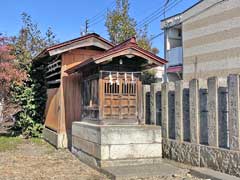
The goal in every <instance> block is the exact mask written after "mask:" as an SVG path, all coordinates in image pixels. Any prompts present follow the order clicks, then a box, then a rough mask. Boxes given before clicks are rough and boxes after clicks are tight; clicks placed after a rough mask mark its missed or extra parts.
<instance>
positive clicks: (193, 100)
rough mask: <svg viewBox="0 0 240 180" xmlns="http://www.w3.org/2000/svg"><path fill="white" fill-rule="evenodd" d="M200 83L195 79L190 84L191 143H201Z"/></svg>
mask: <svg viewBox="0 0 240 180" xmlns="http://www.w3.org/2000/svg"><path fill="white" fill-rule="evenodd" d="M198 98H199V82H198V80H197V79H193V80H191V81H190V84H189V106H190V109H189V110H190V141H191V142H193V143H196V144H198V143H199V99H198Z"/></svg>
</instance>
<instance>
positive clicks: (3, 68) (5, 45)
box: [0, 34, 27, 98]
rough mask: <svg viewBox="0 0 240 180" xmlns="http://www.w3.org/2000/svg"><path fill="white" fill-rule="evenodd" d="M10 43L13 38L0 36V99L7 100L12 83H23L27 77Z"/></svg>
mask: <svg viewBox="0 0 240 180" xmlns="http://www.w3.org/2000/svg"><path fill="white" fill-rule="evenodd" d="M10 41H11V38H9V37H5V36H2V35H1V34H0V98H7V96H8V95H9V91H10V86H11V83H12V82H16V83H22V82H23V80H25V79H26V77H27V76H26V73H25V72H24V71H22V70H20V69H19V68H18V66H17V62H15V57H14V56H13V55H11V45H10Z"/></svg>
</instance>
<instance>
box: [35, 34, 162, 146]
mask: <svg viewBox="0 0 240 180" xmlns="http://www.w3.org/2000/svg"><path fill="white" fill-rule="evenodd" d="M34 61H35V62H36V63H37V64H39V65H41V66H44V67H45V69H46V83H47V97H48V98H47V102H46V108H45V122H44V131H43V136H44V138H45V139H46V140H48V141H49V142H51V143H52V144H54V145H55V146H56V147H58V148H61V147H67V146H68V147H71V142H72V141H71V138H72V124H73V122H74V121H81V122H91V123H92V124H95V125H102V124H104V125H106V124H108V125H112V124H114V125H116V124H119V125H122V124H124V125H126V124H132V125H134V124H144V120H143V114H142V113H143V112H142V83H141V72H142V71H143V70H146V69H149V68H152V67H156V66H161V67H163V65H164V64H165V63H166V61H165V60H164V59H161V58H160V57H158V56H156V55H154V54H152V53H151V52H148V51H146V50H144V49H142V48H140V47H139V46H138V45H137V43H136V40H135V38H134V37H133V38H130V39H128V40H127V41H125V42H123V43H121V44H118V45H114V44H112V43H111V42H109V41H108V40H106V39H104V38H102V37H101V36H99V35H98V34H95V33H92V34H87V35H85V36H81V37H79V38H76V39H72V40H69V41H66V42H63V43H60V44H56V45H54V46H51V47H48V48H46V49H44V50H43V51H42V52H41V53H40V54H39V55H38V56H37V57H36V58H35V59H34Z"/></svg>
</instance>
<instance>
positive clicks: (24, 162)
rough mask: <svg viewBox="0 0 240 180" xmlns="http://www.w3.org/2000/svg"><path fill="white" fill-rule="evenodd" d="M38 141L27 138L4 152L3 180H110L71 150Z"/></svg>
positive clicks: (1, 163)
mask: <svg viewBox="0 0 240 180" xmlns="http://www.w3.org/2000/svg"><path fill="white" fill-rule="evenodd" d="M38 141H39V140H38ZM38 141H37V142H36V143H34V142H33V141H30V140H23V142H22V143H21V144H19V145H18V146H17V148H16V149H15V150H12V151H5V152H0V180H40V179H41V180H48V179H49V180H52V179H58V180H82V179H84V180H85V179H86V180H87V179H89V180H102V179H108V178H107V177H106V176H104V175H103V174H100V173H99V172H97V171H95V170H94V169H92V168H90V167H88V166H86V165H85V164H83V163H81V162H80V161H79V160H78V159H77V158H75V156H73V155H72V154H71V153H70V152H69V151H68V150H56V149H55V148H53V147H52V146H50V145H48V144H47V143H45V142H38Z"/></svg>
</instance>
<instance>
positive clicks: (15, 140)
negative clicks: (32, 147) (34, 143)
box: [0, 136, 23, 152]
mask: <svg viewBox="0 0 240 180" xmlns="http://www.w3.org/2000/svg"><path fill="white" fill-rule="evenodd" d="M22 142H23V139H22V138H21V137H6V136H2V137H0V152H3V151H10V150H14V149H16V147H17V146H18V145H19V144H20V143H22Z"/></svg>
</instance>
